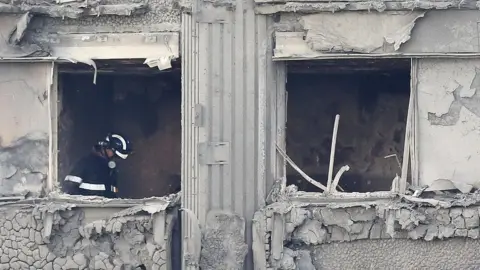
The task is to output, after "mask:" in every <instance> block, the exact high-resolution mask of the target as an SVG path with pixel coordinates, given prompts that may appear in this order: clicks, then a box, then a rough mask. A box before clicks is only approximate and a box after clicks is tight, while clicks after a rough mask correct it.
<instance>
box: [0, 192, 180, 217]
mask: <svg viewBox="0 0 480 270" xmlns="http://www.w3.org/2000/svg"><path fill="white" fill-rule="evenodd" d="M0 199H2V198H1V197H0ZM7 199H10V201H9V200H7ZM30 205H36V206H38V207H40V206H41V207H42V209H44V210H45V211H46V212H55V211H58V210H65V209H67V208H68V209H71V208H76V207H84V208H102V207H114V208H127V209H126V210H125V212H124V213H122V214H124V215H127V214H136V213H138V212H140V211H144V212H147V213H149V214H154V213H157V212H159V211H163V210H165V209H167V208H171V207H175V206H179V205H180V194H179V193H178V194H170V195H167V196H164V197H149V198H144V199H108V198H103V197H96V196H76V195H68V194H61V193H58V192H51V193H50V194H49V195H48V196H47V197H43V198H28V199H26V198H25V197H21V196H17V197H5V199H4V200H3V202H1V203H0V209H1V208H3V207H8V206H30ZM127 210H128V211H127Z"/></svg>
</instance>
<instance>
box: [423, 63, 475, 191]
mask: <svg viewBox="0 0 480 270" xmlns="http://www.w3.org/2000/svg"><path fill="white" fill-rule="evenodd" d="M479 67H480V60H477V59H457V60H440V59H431V60H427V59H422V60H420V63H419V70H418V110H419V124H418V125H419V132H418V134H419V137H418V141H419V143H418V145H419V171H420V184H421V185H428V184H431V183H433V182H434V181H435V180H437V179H448V180H451V181H455V182H459V183H465V184H470V185H473V186H474V187H476V188H479V187H480V171H479V170H478V164H480V155H479V154H478V153H479V149H480V136H479V135H480V93H477V92H476V91H472V89H476V88H478V87H480V86H478V85H477V84H478V78H480V77H478V76H480V75H479V74H478V73H476V71H479V69H478V68H479ZM455 89H457V90H458V93H457V94H455V92H454V91H455ZM463 91H464V92H463ZM462 92H463V94H462ZM456 95H457V96H456Z"/></svg>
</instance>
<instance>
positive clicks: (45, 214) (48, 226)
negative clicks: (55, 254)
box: [0, 194, 180, 244]
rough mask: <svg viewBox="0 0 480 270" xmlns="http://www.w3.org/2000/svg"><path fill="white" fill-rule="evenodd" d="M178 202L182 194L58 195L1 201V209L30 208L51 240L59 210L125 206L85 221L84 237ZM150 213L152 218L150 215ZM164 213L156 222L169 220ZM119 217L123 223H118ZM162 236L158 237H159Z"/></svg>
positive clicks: (152, 216)
mask: <svg viewBox="0 0 480 270" xmlns="http://www.w3.org/2000/svg"><path fill="white" fill-rule="evenodd" d="M7 205H8V206H7ZM179 205H180V195H179V194H171V195H168V196H165V197H151V198H145V199H106V198H100V197H81V196H70V195H61V194H56V195H53V196H50V197H49V198H44V199H34V200H18V201H16V202H13V203H8V204H0V209H1V208H2V206H3V207H10V208H11V207H15V206H20V207H21V208H22V209H27V208H31V209H32V215H33V216H34V217H37V219H38V220H43V228H44V230H43V232H42V235H43V239H44V240H45V241H48V239H49V238H50V236H51V233H52V226H53V225H54V224H56V221H55V220H54V219H56V218H57V219H58V217H57V215H58V213H59V212H65V211H71V210H73V209H76V208H106V207H114V208H119V209H122V210H119V211H118V212H116V213H114V214H112V215H111V216H109V217H108V216H107V217H105V218H104V219H102V220H99V221H95V222H93V223H91V224H86V225H85V226H84V231H81V232H80V234H81V235H82V236H83V237H86V238H89V237H90V236H91V235H92V234H94V233H97V234H102V233H104V232H120V230H121V227H122V226H121V225H122V224H124V223H126V222H127V221H130V220H132V219H138V217H135V216H137V215H141V214H142V213H146V214H147V216H145V218H147V219H150V218H153V219H154V220H156V218H155V216H158V213H165V212H166V211H167V209H175V208H178V207H179ZM175 212H176V211H175ZM148 215H150V217H148ZM163 216H164V219H162V220H157V221H156V222H154V223H157V224H158V223H159V222H160V221H162V224H164V223H166V221H167V219H166V215H165V214H163ZM119 218H120V219H121V220H122V221H124V222H123V223H122V222H120V223H118V219H119ZM171 219H172V218H171V217H168V220H170V221H171V222H173V221H172V220H171ZM160 232H161V233H162V236H161V237H163V234H164V233H165V230H161V231H160ZM161 237H160V238H161ZM160 238H159V237H157V239H160ZM159 242H160V241H159ZM161 244H163V242H161Z"/></svg>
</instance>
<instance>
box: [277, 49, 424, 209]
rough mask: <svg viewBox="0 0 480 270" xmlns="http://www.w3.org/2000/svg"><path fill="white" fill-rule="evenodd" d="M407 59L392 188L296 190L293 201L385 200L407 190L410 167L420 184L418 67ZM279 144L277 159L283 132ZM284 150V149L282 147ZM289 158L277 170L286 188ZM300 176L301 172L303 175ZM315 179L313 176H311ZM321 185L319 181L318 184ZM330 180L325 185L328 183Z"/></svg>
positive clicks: (306, 178)
mask: <svg viewBox="0 0 480 270" xmlns="http://www.w3.org/2000/svg"><path fill="white" fill-rule="evenodd" d="M340 58H341V59H351V60H355V59H367V60H368V59H372V60H373V59H378V58H382V59H385V58H386V59H396V58H399V57H394V56H390V57H384V56H382V57H378V56H377V57H376V56H374V55H368V56H362V55H360V56H357V57H352V56H343V57H340ZM401 58H409V57H401ZM327 59H330V60H331V59H332V57H331V56H328V55H325V57H318V56H317V57H315V58H312V59H308V58H302V59H297V58H291V59H285V58H283V59H278V60H275V59H274V61H275V62H277V63H280V62H283V63H284V65H285V66H286V63H287V62H288V61H293V60H327ZM409 59H410V97H409V103H408V115H407V122H406V128H405V134H404V136H405V140H404V149H403V155H402V156H403V158H402V161H401V162H400V164H401V175H399V176H397V177H396V178H395V179H393V181H392V189H391V190H390V191H374V192H366V193H362V192H352V193H347V192H339V191H336V192H329V191H328V190H327V191H325V192H299V193H298V192H297V193H295V194H294V195H293V197H292V198H291V199H293V200H295V201H296V202H312V201H314V202H316V203H320V204H322V203H331V202H337V201H340V202H345V201H359V200H366V201H370V200H371V201H372V202H373V201H377V202H378V200H384V199H391V198H395V197H396V196H397V195H401V196H405V194H406V191H407V181H408V173H409V170H410V173H411V175H410V177H411V183H410V184H411V185H412V186H414V187H416V186H418V185H419V180H418V176H419V173H418V158H417V156H418V148H417V147H416V141H417V131H418V128H417V123H418V120H417V117H418V104H417V96H418V94H417V69H418V59H416V58H409ZM287 73H288V71H286V72H285V85H286V76H287V75H286V74H287ZM283 89H284V92H285V94H284V96H285V97H286V98H285V104H284V106H285V116H284V117H285V119H284V123H285V124H284V127H283V128H284V130H285V129H286V124H287V111H286V110H287V109H286V108H287V106H288V98H287V96H288V92H287V90H286V86H285V87H284V88H283ZM277 143H279V144H280V145H282V147H281V148H283V149H281V148H280V147H279V146H278V145H277V156H279V159H283V157H282V154H281V153H280V152H282V150H283V151H285V150H286V148H285V146H286V134H285V135H284V136H283V138H282V139H281V140H280V141H279V142H277ZM285 152H286V151H285ZM287 163H288V161H285V162H283V168H282V169H281V170H282V171H283V172H282V173H280V175H281V176H282V178H283V181H282V186H283V188H284V189H285V188H286V166H287ZM302 176H303V175H302ZM304 178H305V179H304V180H305V181H308V182H310V183H312V180H313V179H311V178H310V179H308V178H309V177H308V176H306V175H305V176H304ZM313 181H315V180H313ZM312 184H313V185H315V186H317V187H319V185H318V184H319V183H317V182H316V181H315V182H313V183H312ZM320 185H321V184H320ZM329 185H330V183H329V184H328V185H327V186H329Z"/></svg>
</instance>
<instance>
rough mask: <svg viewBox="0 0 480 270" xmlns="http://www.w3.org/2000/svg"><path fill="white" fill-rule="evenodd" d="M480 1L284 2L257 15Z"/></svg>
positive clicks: (473, 5) (470, 5)
mask: <svg viewBox="0 0 480 270" xmlns="http://www.w3.org/2000/svg"><path fill="white" fill-rule="evenodd" d="M479 6H480V1H475V0H453V1H438V2H437V1H400V2H393V1H392V2H388V1H385V2H378V1H364V2H328V3H325V2H322V3H319V2H300V1H298V2H284V3H278V4H264V5H262V4H258V5H257V6H256V7H255V12H256V13H257V14H275V13H279V12H298V13H321V12H337V11H378V12H383V11H411V10H435V9H437V10H444V9H469V10H472V9H473V10H475V9H477V10H478V9H479Z"/></svg>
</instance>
